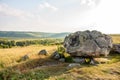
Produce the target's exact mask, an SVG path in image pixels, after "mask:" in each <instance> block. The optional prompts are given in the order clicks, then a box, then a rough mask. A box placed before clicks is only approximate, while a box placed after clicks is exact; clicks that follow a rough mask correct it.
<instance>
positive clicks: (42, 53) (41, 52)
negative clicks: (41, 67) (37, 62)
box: [38, 49, 48, 55]
mask: <svg viewBox="0 0 120 80" xmlns="http://www.w3.org/2000/svg"><path fill="white" fill-rule="evenodd" d="M47 54H48V53H47V51H46V50H45V49H43V50H41V51H40V52H39V53H38V55H47Z"/></svg>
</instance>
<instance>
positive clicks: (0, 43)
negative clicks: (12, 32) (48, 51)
mask: <svg viewBox="0 0 120 80" xmlns="http://www.w3.org/2000/svg"><path fill="white" fill-rule="evenodd" d="M62 42H63V41H62V39H40V40H24V41H15V40H0V48H11V47H14V46H21V47H23V46H29V45H36V44H39V45H60V44H62Z"/></svg>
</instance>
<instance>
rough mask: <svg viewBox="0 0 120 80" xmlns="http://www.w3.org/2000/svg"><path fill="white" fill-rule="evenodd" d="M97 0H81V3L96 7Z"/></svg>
mask: <svg viewBox="0 0 120 80" xmlns="http://www.w3.org/2000/svg"><path fill="white" fill-rule="evenodd" d="M96 1H97V0H80V4H81V5H87V6H89V7H95V6H96Z"/></svg>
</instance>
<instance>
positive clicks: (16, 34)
mask: <svg viewBox="0 0 120 80" xmlns="http://www.w3.org/2000/svg"><path fill="white" fill-rule="evenodd" d="M68 34H69V33H68V32H66V33H46V32H24V31H0V37H1V38H64V37H65V36H66V35H68Z"/></svg>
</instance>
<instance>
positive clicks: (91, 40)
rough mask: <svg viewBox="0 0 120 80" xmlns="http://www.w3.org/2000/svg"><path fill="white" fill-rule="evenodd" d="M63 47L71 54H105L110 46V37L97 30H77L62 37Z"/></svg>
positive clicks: (95, 55) (97, 55) (94, 55)
mask: <svg viewBox="0 0 120 80" xmlns="http://www.w3.org/2000/svg"><path fill="white" fill-rule="evenodd" d="M64 47H65V48H66V51H67V53H69V54H70V55H71V56H93V57H99V56H100V55H105V56H107V55H108V54H109V52H110V50H111V48H112V38H111V37H110V36H109V35H106V34H102V33H101V32H99V31H95V30H94V31H88V30H87V31H83V32H82V31H78V32H75V33H72V34H69V35H68V36H66V37H65V39H64Z"/></svg>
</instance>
